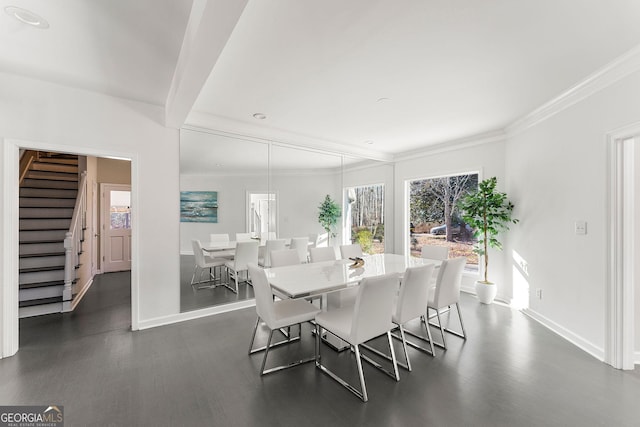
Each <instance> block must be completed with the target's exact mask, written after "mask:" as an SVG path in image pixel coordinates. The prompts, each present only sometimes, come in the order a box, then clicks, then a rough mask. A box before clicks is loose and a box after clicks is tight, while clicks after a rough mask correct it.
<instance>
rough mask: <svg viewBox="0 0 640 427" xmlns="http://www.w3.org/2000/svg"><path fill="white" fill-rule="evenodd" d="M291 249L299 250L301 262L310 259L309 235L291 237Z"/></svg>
mask: <svg viewBox="0 0 640 427" xmlns="http://www.w3.org/2000/svg"><path fill="white" fill-rule="evenodd" d="M289 249H295V250H296V251H298V258H300V262H301V263H305V262H308V261H309V238H308V237H294V238H293V239H291V244H290V245H289Z"/></svg>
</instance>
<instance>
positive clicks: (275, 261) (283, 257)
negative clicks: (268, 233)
mask: <svg viewBox="0 0 640 427" xmlns="http://www.w3.org/2000/svg"><path fill="white" fill-rule="evenodd" d="M297 264H300V258H299V257H298V251H297V250H295V249H280V250H277V251H271V267H284V266H287V265H297Z"/></svg>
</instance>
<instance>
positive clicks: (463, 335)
mask: <svg viewBox="0 0 640 427" xmlns="http://www.w3.org/2000/svg"><path fill="white" fill-rule="evenodd" d="M456 310H458V318H459V319H460V327H462V338H463V339H465V340H466V339H467V333H466V332H465V330H464V322H463V321H462V312H461V311H460V304H459V303H456Z"/></svg>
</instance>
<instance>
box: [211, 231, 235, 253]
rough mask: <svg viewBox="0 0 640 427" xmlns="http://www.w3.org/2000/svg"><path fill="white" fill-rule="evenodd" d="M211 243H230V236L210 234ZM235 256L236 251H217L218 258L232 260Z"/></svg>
mask: <svg viewBox="0 0 640 427" xmlns="http://www.w3.org/2000/svg"><path fill="white" fill-rule="evenodd" d="M209 242H211V243H214V244H216V243H221V244H222V243H229V234H227V233H211V234H209ZM233 256H234V251H232V250H226V251H223V250H220V251H216V258H227V259H231V258H233Z"/></svg>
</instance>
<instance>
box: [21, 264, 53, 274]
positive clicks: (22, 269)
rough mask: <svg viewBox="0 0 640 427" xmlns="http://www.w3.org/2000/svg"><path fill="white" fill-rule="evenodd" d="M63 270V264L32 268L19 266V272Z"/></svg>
mask: <svg viewBox="0 0 640 427" xmlns="http://www.w3.org/2000/svg"><path fill="white" fill-rule="evenodd" d="M56 270H64V265H52V266H49V267H33V268H21V269H20V270H19V272H20V273H35V272H38V271H56Z"/></svg>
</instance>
